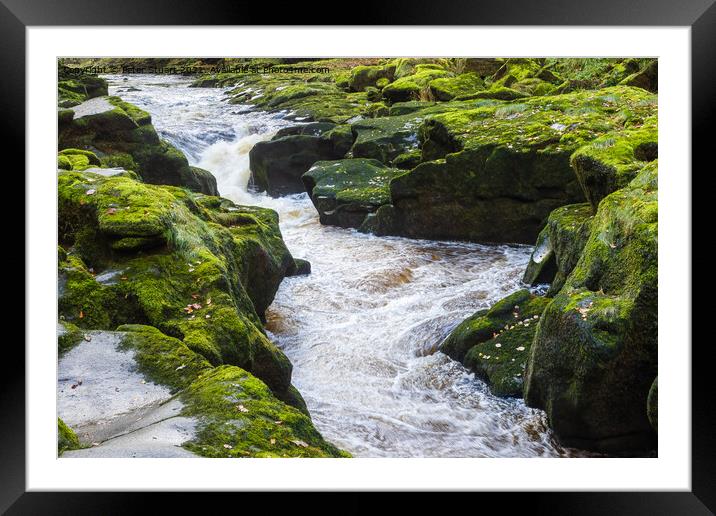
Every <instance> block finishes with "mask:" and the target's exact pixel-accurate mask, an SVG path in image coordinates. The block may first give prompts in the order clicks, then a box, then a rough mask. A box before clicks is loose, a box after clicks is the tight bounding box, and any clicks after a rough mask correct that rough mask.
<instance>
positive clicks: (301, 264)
mask: <svg viewBox="0 0 716 516" xmlns="http://www.w3.org/2000/svg"><path fill="white" fill-rule="evenodd" d="M294 261H295V264H296V266H295V267H294V269H293V270H292V271H291V276H307V275H309V274H311V262H309V261H308V260H303V259H301V258H296V259H295V260H294Z"/></svg>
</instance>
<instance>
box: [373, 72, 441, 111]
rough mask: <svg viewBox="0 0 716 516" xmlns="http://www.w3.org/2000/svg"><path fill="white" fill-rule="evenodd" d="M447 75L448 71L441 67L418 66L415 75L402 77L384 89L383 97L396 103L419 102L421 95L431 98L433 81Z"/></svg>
mask: <svg viewBox="0 0 716 516" xmlns="http://www.w3.org/2000/svg"><path fill="white" fill-rule="evenodd" d="M446 75H448V71H447V70H445V69H443V68H442V67H440V66H439V65H434V64H418V65H416V66H415V70H414V73H412V74H411V75H405V76H402V77H400V78H398V79H396V80H395V81H393V82H392V83H390V84H388V85H387V86H386V87H385V88H383V97H385V98H386V99H387V100H388V101H389V102H391V103H394V102H405V101H408V100H418V99H419V97H421V94H422V95H427V96H430V95H431V93H430V83H431V81H432V80H433V79H437V78H438V77H443V76H446ZM427 100H431V99H427Z"/></svg>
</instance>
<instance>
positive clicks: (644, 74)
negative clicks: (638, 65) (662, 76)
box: [619, 60, 659, 93]
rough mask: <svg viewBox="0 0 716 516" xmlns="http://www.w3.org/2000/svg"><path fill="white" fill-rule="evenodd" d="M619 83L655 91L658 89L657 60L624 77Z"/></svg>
mask: <svg viewBox="0 0 716 516" xmlns="http://www.w3.org/2000/svg"><path fill="white" fill-rule="evenodd" d="M619 84H623V85H625V86H636V87H637V88H644V89H645V90H648V91H653V92H654V93H656V92H657V91H659V62H658V61H657V60H653V61H651V62H650V63H649V64H647V65H646V66H645V67H644V68H642V69H641V70H639V71H638V72H636V73H633V74H632V75H630V76H628V77H626V78H625V79H623V80H622V81H621V82H620V83H619Z"/></svg>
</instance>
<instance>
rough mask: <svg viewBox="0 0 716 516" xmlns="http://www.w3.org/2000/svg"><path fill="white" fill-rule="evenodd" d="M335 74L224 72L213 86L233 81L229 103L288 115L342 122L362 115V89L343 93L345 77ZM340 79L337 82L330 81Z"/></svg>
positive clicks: (346, 85) (313, 119) (346, 81)
mask: <svg viewBox="0 0 716 516" xmlns="http://www.w3.org/2000/svg"><path fill="white" fill-rule="evenodd" d="M340 77H341V76H339V75H338V74H258V73H245V74H242V73H239V74H227V75H226V76H225V77H221V78H218V79H217V80H216V85H219V86H222V85H223V86H226V85H227V84H235V88H234V89H233V90H232V91H231V95H232V98H231V100H230V101H229V102H230V103H232V104H250V105H251V106H252V108H253V109H259V110H265V111H269V112H278V111H284V112H288V113H289V115H288V117H289V118H295V119H300V120H305V119H308V120H311V121H316V122H331V123H337V124H342V123H345V122H347V121H348V120H350V119H352V118H355V117H356V116H360V115H362V113H363V112H364V110H365V109H366V104H367V103H368V99H367V95H366V93H365V92H364V91H357V92H349V93H346V91H345V90H346V89H349V80H348V79H346V78H342V79H341V78H340ZM336 79H339V80H341V81H342V82H341V83H340V84H337V83H336V82H334V81H335V80H336Z"/></svg>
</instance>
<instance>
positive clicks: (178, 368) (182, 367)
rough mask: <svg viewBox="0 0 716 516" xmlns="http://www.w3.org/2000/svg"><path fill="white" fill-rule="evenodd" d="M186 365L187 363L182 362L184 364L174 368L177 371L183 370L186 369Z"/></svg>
mask: <svg viewBox="0 0 716 516" xmlns="http://www.w3.org/2000/svg"><path fill="white" fill-rule="evenodd" d="M185 367H186V364H182V365H180V366H179V367H177V368H176V369H174V370H175V371H181V370H182V369H184V368H185Z"/></svg>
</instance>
